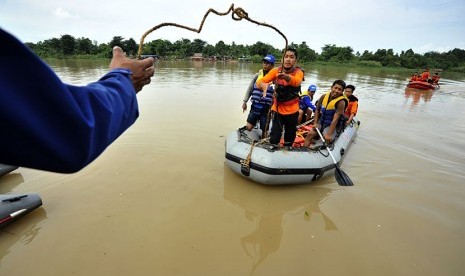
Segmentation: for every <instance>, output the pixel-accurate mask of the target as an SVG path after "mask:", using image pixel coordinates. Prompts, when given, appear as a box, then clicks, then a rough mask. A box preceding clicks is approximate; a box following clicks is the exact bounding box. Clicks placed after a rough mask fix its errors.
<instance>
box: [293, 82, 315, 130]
mask: <svg viewBox="0 0 465 276" xmlns="http://www.w3.org/2000/svg"><path fill="white" fill-rule="evenodd" d="M316 89H317V88H316V85H314V84H310V86H308V89H307V91H304V92H302V93H301V95H300V101H299V118H298V119H297V124H298V125H300V124H301V123H303V122H308V121H309V120H310V119H311V118H312V114H313V112H314V111H315V109H316V106H315V105H314V104H313V103H312V101H313V96H314V95H315V92H316ZM303 120H305V121H303Z"/></svg>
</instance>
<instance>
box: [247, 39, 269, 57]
mask: <svg viewBox="0 0 465 276" xmlns="http://www.w3.org/2000/svg"><path fill="white" fill-rule="evenodd" d="M274 52H275V49H274V47H273V46H271V45H269V44H265V43H263V42H260V41H258V42H257V43H255V44H253V45H252V46H250V54H251V55H259V56H261V57H264V56H266V55H267V54H271V53H274Z"/></svg>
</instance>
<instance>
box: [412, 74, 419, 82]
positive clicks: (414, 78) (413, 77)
mask: <svg viewBox="0 0 465 276" xmlns="http://www.w3.org/2000/svg"><path fill="white" fill-rule="evenodd" d="M419 80H420V79H419V76H418V72H415V73H414V74H413V75H412V77H410V81H419Z"/></svg>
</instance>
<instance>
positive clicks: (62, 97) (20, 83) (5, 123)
mask: <svg viewBox="0 0 465 276" xmlns="http://www.w3.org/2000/svg"><path fill="white" fill-rule="evenodd" d="M0 41H1V43H0V55H1V57H0V68H2V69H1V74H0V87H1V88H0V122H1V127H2V134H1V135H0V145H2V146H1V147H0V163H3V164H9V165H15V166H21V167H29V168H34V169H39V170H46V171H53V172H60V173H73V172H76V171H79V170H81V169H82V168H84V167H85V166H86V165H88V164H89V163H90V162H92V161H93V160H94V159H95V158H97V157H98V156H99V155H100V154H101V153H102V152H103V151H104V150H105V149H106V148H107V147H108V146H109V145H110V144H111V143H112V142H113V141H114V140H116V139H117V138H118V137H119V136H120V135H121V134H122V133H123V132H124V131H125V130H126V129H127V128H128V127H130V126H131V125H132V124H133V123H134V122H135V121H136V119H137V117H138V116H139V109H138V104H137V97H136V93H137V92H138V91H140V90H142V88H143V87H144V86H145V85H147V84H149V83H150V81H151V77H152V76H153V75H154V72H155V68H154V66H153V65H154V59H153V58H146V59H143V60H133V59H129V58H127V57H126V55H125V53H124V52H123V50H121V48H119V47H115V48H113V58H112V60H111V62H110V66H109V72H108V73H106V74H105V75H104V76H103V77H101V78H100V79H99V80H98V81H96V82H93V83H90V84H88V85H86V86H75V85H70V84H66V83H63V82H62V81H61V80H60V79H59V77H58V76H57V75H56V74H55V73H54V72H53V71H52V69H51V68H50V67H49V66H48V65H47V64H46V63H44V62H43V61H42V60H41V59H40V58H39V57H38V56H37V55H35V54H34V53H33V52H32V51H31V50H30V49H29V48H28V47H26V46H25V45H24V44H23V43H22V42H20V41H19V40H18V39H17V38H15V37H14V36H13V35H11V34H9V33H7V32H6V31H4V30H3V29H0Z"/></svg>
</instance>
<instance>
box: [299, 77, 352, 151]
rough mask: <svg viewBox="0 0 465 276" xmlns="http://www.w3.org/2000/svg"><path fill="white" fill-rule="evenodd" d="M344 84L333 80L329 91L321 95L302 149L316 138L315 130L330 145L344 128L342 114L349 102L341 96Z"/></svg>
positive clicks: (341, 81)
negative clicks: (311, 126) (312, 124)
mask: <svg viewBox="0 0 465 276" xmlns="http://www.w3.org/2000/svg"><path fill="white" fill-rule="evenodd" d="M345 88H346V83H345V82H344V81H343V80H335V81H334V82H333V85H332V86H331V91H330V92H328V93H326V94H323V95H321V97H320V99H319V100H318V102H317V104H316V110H315V116H314V117H313V118H314V120H315V122H314V126H313V129H311V130H310V132H309V133H308V135H307V136H306V137H305V142H304V147H309V146H310V145H311V144H312V143H313V140H314V139H315V138H316V137H317V136H318V133H317V132H316V130H315V128H318V129H319V130H320V131H322V134H323V137H324V139H325V141H326V143H328V144H329V143H331V142H332V141H334V139H335V138H336V134H338V132H340V131H341V130H342V129H343V128H344V126H345V123H344V121H345V118H344V112H345V110H346V107H347V105H348V103H349V100H348V99H347V98H346V97H345V96H344V95H343V91H344V89H345Z"/></svg>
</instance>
